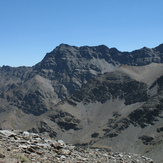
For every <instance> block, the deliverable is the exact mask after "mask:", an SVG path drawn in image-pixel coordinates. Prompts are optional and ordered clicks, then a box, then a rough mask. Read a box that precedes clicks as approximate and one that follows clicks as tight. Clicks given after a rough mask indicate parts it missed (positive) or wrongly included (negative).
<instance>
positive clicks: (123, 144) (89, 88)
mask: <svg viewBox="0 0 163 163" xmlns="http://www.w3.org/2000/svg"><path fill="white" fill-rule="evenodd" d="M162 79H163V44H161V45H159V46H157V47H155V48H146V47H144V48H142V49H139V50H135V51H132V52H121V51H119V50H117V49H116V48H108V47H106V46H105V45H100V46H92V47H89V46H83V47H76V46H70V45H66V44H61V45H59V46H58V47H56V48H55V49H54V50H53V51H52V52H50V53H47V54H46V56H45V57H44V58H43V60H42V61H41V62H39V63H37V64H36V65H34V66H33V67H10V66H3V67H0V128H1V129H21V130H27V131H32V132H37V133H42V134H48V135H49V136H50V137H53V138H56V139H63V140H64V141H65V142H68V143H72V144H75V145H80V146H81V145H83V146H89V147H90V146H91V147H98V148H101V147H104V148H109V150H112V151H122V152H132V153H141V154H142V153H143V154H145V155H147V156H149V157H152V159H154V160H156V161H161V159H162V160H163V158H162V156H161V154H160V152H163V144H162V143H163V140H162V134H163V112H162V111H163V90H162V89H163V80H162Z"/></svg>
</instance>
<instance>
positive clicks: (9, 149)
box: [0, 130, 153, 163]
mask: <svg viewBox="0 0 163 163" xmlns="http://www.w3.org/2000/svg"><path fill="white" fill-rule="evenodd" d="M0 162H1V163H2V162H6V163H18V162H40V163H45V162H46V163H48V162H50V163H52V162H58V163H59V162H69V163H73V162H74V163H76V162H78V163H80V162H92V163H96V162H97V163H103V162H108V163H113V162H116V163H122V162H126V163H129V162H136V163H153V160H152V159H150V158H147V157H144V156H142V155H138V154H132V153H112V152H107V151H106V150H104V149H98V148H97V149H90V148H86V149H84V148H79V147H75V146H70V145H67V144H65V143H64V142H63V141H62V140H58V141H56V140H54V139H47V138H45V137H42V136H40V135H38V134H35V133H29V132H27V131H23V132H22V131H9V130H0Z"/></svg>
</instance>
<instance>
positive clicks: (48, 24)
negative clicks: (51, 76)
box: [0, 0, 163, 67]
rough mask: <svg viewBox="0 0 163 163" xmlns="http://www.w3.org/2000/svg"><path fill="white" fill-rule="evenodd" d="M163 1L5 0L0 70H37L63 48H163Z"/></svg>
mask: <svg viewBox="0 0 163 163" xmlns="http://www.w3.org/2000/svg"><path fill="white" fill-rule="evenodd" d="M162 8H163V0H0V66H2V65H10V66H14V67H15V66H16V67H17V66H23V65H25V66H32V65H34V64H36V63H38V62H39V61H41V60H42V59H43V57H44V56H45V55H46V53H47V52H50V51H52V50H53V49H54V48H55V47H56V46H58V45H59V44H61V43H66V44H70V45H75V46H83V45H90V46H95V45H100V44H104V45H106V46H108V47H109V48H111V47H116V48H117V49H118V50H120V51H132V50H135V49H139V48H142V47H144V46H146V47H149V48H153V47H155V46H157V45H159V44H161V43H163V9H162Z"/></svg>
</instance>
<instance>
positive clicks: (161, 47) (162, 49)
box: [154, 44, 163, 53]
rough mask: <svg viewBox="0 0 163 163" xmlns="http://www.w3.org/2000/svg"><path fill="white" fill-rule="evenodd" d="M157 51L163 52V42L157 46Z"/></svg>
mask: <svg viewBox="0 0 163 163" xmlns="http://www.w3.org/2000/svg"><path fill="white" fill-rule="evenodd" d="M154 49H156V50H157V51H159V52H160V53H163V44H160V45H159V46H157V47H156V48H154Z"/></svg>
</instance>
